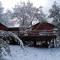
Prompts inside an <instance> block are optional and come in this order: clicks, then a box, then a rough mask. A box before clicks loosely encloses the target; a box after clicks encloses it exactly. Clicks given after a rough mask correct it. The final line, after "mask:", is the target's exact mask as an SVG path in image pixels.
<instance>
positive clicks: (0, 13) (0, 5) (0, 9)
mask: <svg viewBox="0 0 60 60" xmlns="http://www.w3.org/2000/svg"><path fill="white" fill-rule="evenodd" d="M3 9H4V8H3V6H2V3H1V1H0V22H4V20H3V11H4V10H3Z"/></svg>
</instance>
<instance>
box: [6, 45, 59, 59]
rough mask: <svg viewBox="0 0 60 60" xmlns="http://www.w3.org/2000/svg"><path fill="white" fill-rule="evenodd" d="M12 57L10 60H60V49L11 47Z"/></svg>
mask: <svg viewBox="0 0 60 60" xmlns="http://www.w3.org/2000/svg"><path fill="white" fill-rule="evenodd" d="M10 49H11V54H12V56H11V57H7V58H8V60H59V59H60V48H50V49H48V48H46V49H45V48H43V49H42V48H32V47H25V49H24V50H23V49H21V48H20V46H10Z"/></svg>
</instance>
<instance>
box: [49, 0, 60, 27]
mask: <svg viewBox="0 0 60 60" xmlns="http://www.w3.org/2000/svg"><path fill="white" fill-rule="evenodd" d="M49 12H50V15H49V17H50V18H53V23H54V24H55V25H56V26H57V27H59V26H58V25H59V24H60V7H59V6H58V5H57V3H56V1H55V2H54V4H53V5H52V8H51V9H50V10H49Z"/></svg>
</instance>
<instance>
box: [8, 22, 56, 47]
mask: <svg viewBox="0 0 60 60" xmlns="http://www.w3.org/2000/svg"><path fill="white" fill-rule="evenodd" d="M55 28H56V27H55V26H54V25H53V24H51V23H47V22H44V23H40V22H39V23H37V24H35V25H33V26H31V27H29V28H27V29H26V30H22V27H21V28H19V27H15V28H8V29H7V31H12V32H14V33H16V34H17V35H18V36H19V37H20V39H21V40H22V41H23V42H24V43H25V44H26V41H27V42H30V43H31V42H33V45H34V46H36V44H37V42H41V43H42V44H43V42H45V45H47V44H48V42H49V45H50V43H51V40H52V41H53V44H54V45H55V41H56V31H55V30H54V29H55ZM20 29H21V30H20ZM43 45H44V44H43Z"/></svg>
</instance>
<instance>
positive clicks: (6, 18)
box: [3, 10, 14, 26]
mask: <svg viewBox="0 0 60 60" xmlns="http://www.w3.org/2000/svg"><path fill="white" fill-rule="evenodd" d="M3 17H4V21H5V25H6V26H13V25H14V24H12V23H10V20H12V11H11V10H6V12H5V13H4V16H3Z"/></svg>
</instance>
